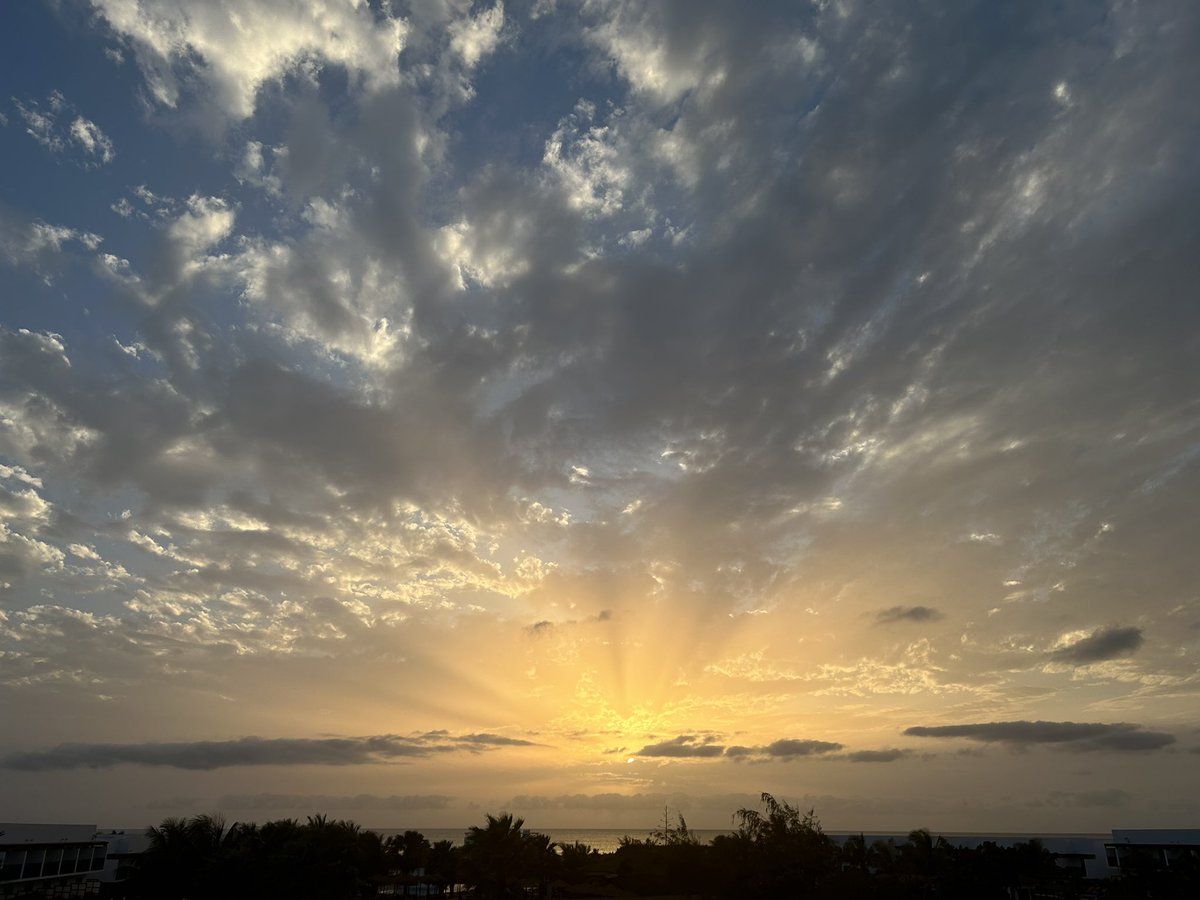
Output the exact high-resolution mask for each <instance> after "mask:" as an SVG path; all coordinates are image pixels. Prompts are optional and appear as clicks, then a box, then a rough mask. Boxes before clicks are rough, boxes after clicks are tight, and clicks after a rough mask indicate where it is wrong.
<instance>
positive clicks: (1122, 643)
mask: <svg viewBox="0 0 1200 900" xmlns="http://www.w3.org/2000/svg"><path fill="white" fill-rule="evenodd" d="M1144 642H1145V638H1144V637H1142V629H1140V628H1134V627H1130V628H1118V627H1112V628H1098V629H1096V630H1095V631H1093V632H1092V633H1091V634H1090V635H1088V636H1087V637H1085V638H1081V639H1080V640H1078V641H1076V642H1075V643H1073V644H1068V645H1067V646H1065V647H1061V648H1059V649H1058V650H1055V651H1054V652H1053V653H1051V654H1050V658H1051V659H1052V660H1054V661H1055V662H1061V663H1067V664H1069V665H1073V666H1086V665H1088V664H1089V663H1095V662H1103V661H1104V660H1106V659H1116V658H1117V657H1119V656H1129V655H1130V654H1131V653H1133V652H1134V651H1135V650H1137V649H1138V648H1139V647H1141V646H1142V644H1143V643H1144Z"/></svg>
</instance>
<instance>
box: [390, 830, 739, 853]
mask: <svg viewBox="0 0 1200 900" xmlns="http://www.w3.org/2000/svg"><path fill="white" fill-rule="evenodd" d="M406 830H408V829H405V828H372V829H371V831H374V832H375V833H376V834H380V835H382V836H383V837H387V836H388V835H390V834H403V833H404V832H405V831H406ZM411 830H412V831H419V832H421V834H423V835H425V839H426V840H427V841H429V843H431V844H433V843H436V842H437V841H451V842H452V843H454V844H456V845H459V846H461V845H462V842H463V836H464V835H465V834H466V833H467V829H466V828H413V829H411ZM529 830H530V831H536V832H538V833H539V834H545V835H549V836H550V839H551V840H552V841H554V842H555V843H556V844H574V843H576V842H579V843H582V844H587V845H588V846H589V847H592V848H593V849H595V850H599V851H600V852H601V853H612V852H613V851H614V850H616V849H617V847H618V846H619V845H620V843H621V838H623V837H631V838H635V839H637V840H644V839H645V838H648V837H650V835H651V833H652V830H651V829H647V830H645V831H639V830H638V829H636V828H633V829H630V828H530V829H529ZM689 830H690V831H691V833H692V834H694V835H695V836H696V839H697V840H699V841H700V843H702V844H707V843H708V842H709V841H711V840H712V839H713V838H715V837H716V836H717V835H719V834H729V833H730V832H729V831H728V830H724V829H718V828H694V829H689Z"/></svg>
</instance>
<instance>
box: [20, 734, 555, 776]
mask: <svg viewBox="0 0 1200 900" xmlns="http://www.w3.org/2000/svg"><path fill="white" fill-rule="evenodd" d="M514 746H517V747H522V746H523V747H528V746H533V744H532V742H530V741H525V740H520V739H517V738H508V737H503V736H500V735H494V734H466V735H460V736H455V735H451V734H449V733H447V732H442V731H434V732H429V733H427V734H423V735H416V736H411V737H403V736H399V735H382V736H379V737H356V738H274V739H269V738H257V737H246V738H239V739H237V740H232V741H195V742H188V743H162V744H158V743H147V744H60V745H59V746H57V747H53V748H51V749H48V750H35V751H30V752H25V753H10V754H9V755H7V756H5V757H3V758H0V768H4V769H11V770H14V771H23V772H51V771H57V770H62V769H82V768H87V769H107V768H111V767H112V766H120V765H137V766H167V767H170V768H176V769H193V770H210V769H223V768H227V767H229V766H351V765H368V764H375V763H383V762H391V761H396V760H401V759H405V758H423V757H428V756H430V755H432V754H435V753H452V752H459V751H466V752H471V753H478V752H481V751H484V750H490V749H494V748H496V747H514Z"/></svg>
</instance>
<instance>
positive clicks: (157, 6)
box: [93, 0, 406, 119]
mask: <svg viewBox="0 0 1200 900" xmlns="http://www.w3.org/2000/svg"><path fill="white" fill-rule="evenodd" d="M93 5H94V6H95V7H96V9H97V12H98V13H99V14H100V16H101V17H103V19H104V20H105V21H106V22H107V23H108V25H109V27H111V28H112V30H113V31H114V32H115V33H116V34H117V35H119V36H120V37H121V38H122V39H123V40H124V41H126V42H127V43H128V44H129V46H130V48H131V49H132V50H133V51H134V56H135V58H136V59H137V62H138V65H139V66H140V67H141V69H142V73H143V75H144V76H145V78H146V82H147V85H148V87H149V88H150V92H151V94H152V95H153V97H154V99H155V100H157V101H158V102H159V103H161V104H163V105H165V106H168V107H174V106H175V105H176V104H177V103H178V102H179V100H180V97H181V94H182V91H183V87H184V85H185V84H186V83H187V78H186V77H184V78H181V77H180V76H181V74H183V73H188V74H190V75H192V76H194V77H195V78H197V79H200V80H202V81H203V82H205V83H206V84H207V86H208V87H209V89H210V90H211V93H212V101H213V102H214V103H215V104H216V105H217V106H218V108H220V109H221V110H222V111H223V112H224V113H225V114H227V115H229V116H230V117H232V118H235V119H245V118H247V117H249V116H250V115H251V114H252V113H253V112H254V109H255V103H256V98H257V95H258V91H259V88H260V87H261V86H262V85H263V84H265V83H266V82H268V81H271V80H275V79H280V78H282V77H283V76H286V75H288V74H292V73H295V72H303V71H305V67H306V64H310V63H318V64H320V63H332V64H334V65H338V66H342V67H344V68H345V69H346V70H347V71H348V72H349V74H350V75H351V77H352V78H353V79H354V80H356V81H358V82H361V83H362V84H364V85H365V86H366V87H367V88H369V89H373V90H378V89H381V88H384V87H387V86H394V85H396V84H398V82H399V78H400V73H399V68H398V66H397V56H398V54H399V53H400V51H401V50H402V49H403V48H404V38H405V32H406V29H405V25H404V23H403V22H402V21H401V20H399V19H395V18H392V17H391V16H390V15H388V14H387V13H376V11H375V10H373V9H371V8H370V7H369V6H368V5H367V4H365V3H364V4H353V3H342V2H337V0H312V2H300V0H253V2H247V3H238V4H236V15H234V14H232V13H233V12H234V10H232V9H230V5H229V4H228V3H226V2H216V3H205V4H199V5H196V4H192V3H186V2H183V0H149V2H145V3H138V4H128V3H123V2H120V0H93Z"/></svg>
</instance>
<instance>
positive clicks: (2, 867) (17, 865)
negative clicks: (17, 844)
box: [0, 850, 25, 881]
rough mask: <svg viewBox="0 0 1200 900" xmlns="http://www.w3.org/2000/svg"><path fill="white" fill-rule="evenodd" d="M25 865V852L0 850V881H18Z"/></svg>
mask: <svg viewBox="0 0 1200 900" xmlns="http://www.w3.org/2000/svg"><path fill="white" fill-rule="evenodd" d="M24 863H25V851H24V850H0V881H16V880H17V879H18V878H20V877H21V866H22V865H24Z"/></svg>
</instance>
